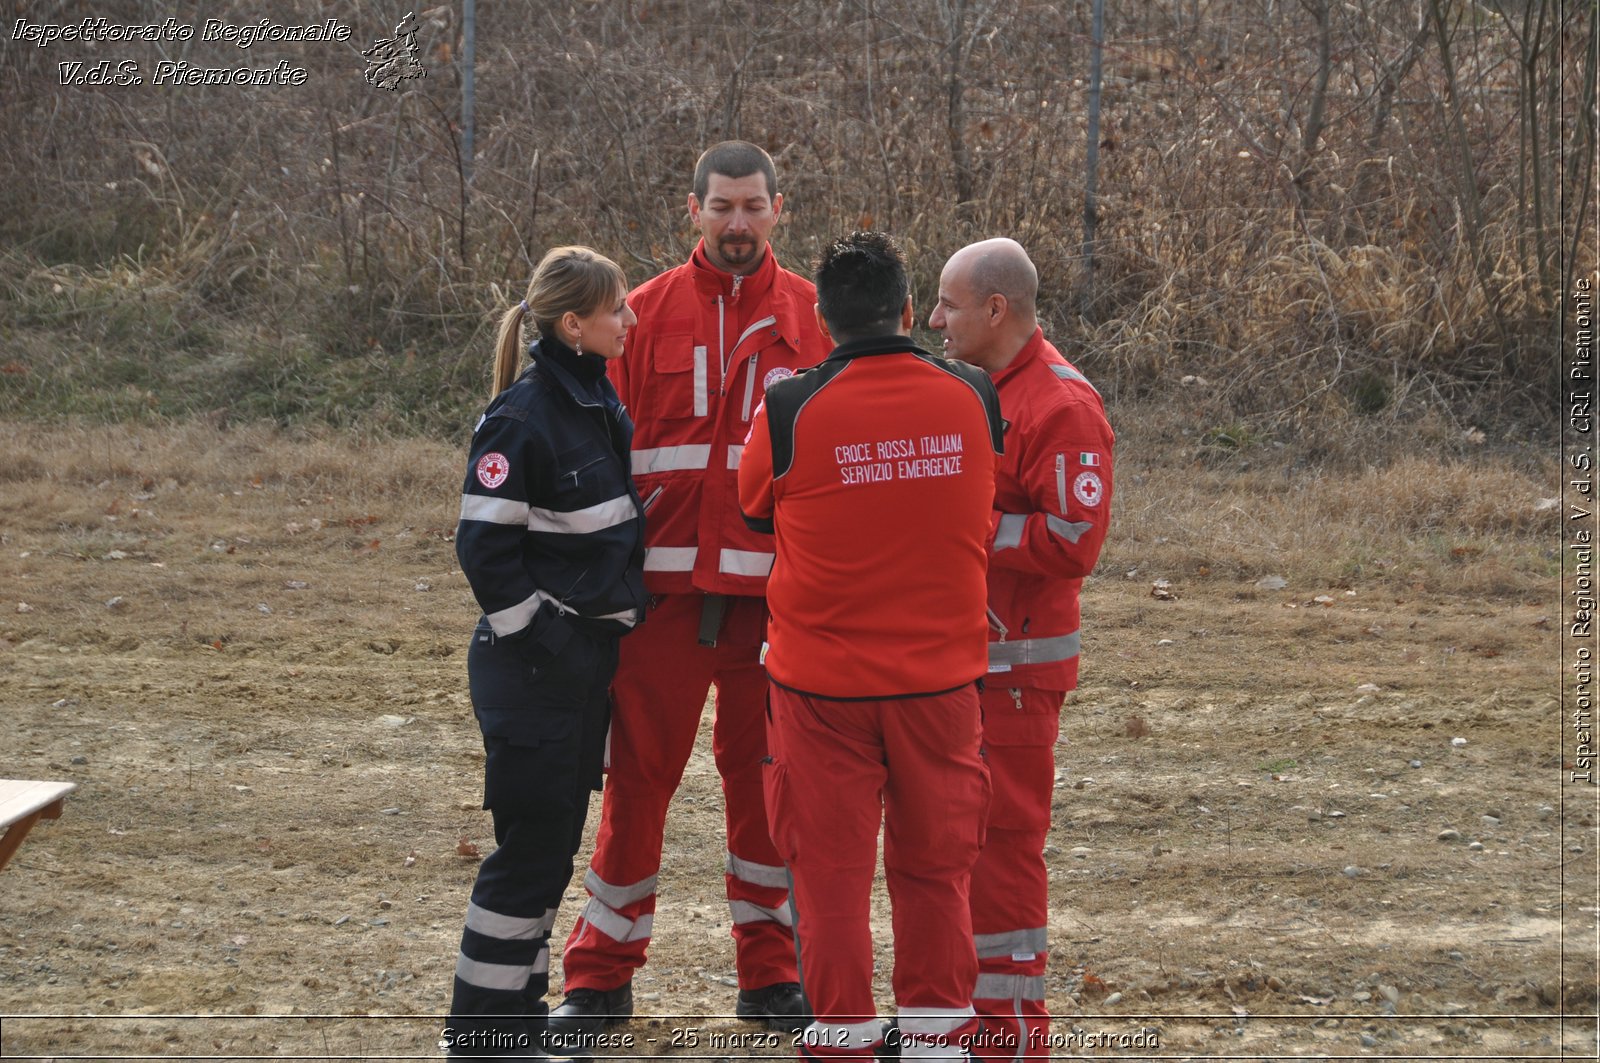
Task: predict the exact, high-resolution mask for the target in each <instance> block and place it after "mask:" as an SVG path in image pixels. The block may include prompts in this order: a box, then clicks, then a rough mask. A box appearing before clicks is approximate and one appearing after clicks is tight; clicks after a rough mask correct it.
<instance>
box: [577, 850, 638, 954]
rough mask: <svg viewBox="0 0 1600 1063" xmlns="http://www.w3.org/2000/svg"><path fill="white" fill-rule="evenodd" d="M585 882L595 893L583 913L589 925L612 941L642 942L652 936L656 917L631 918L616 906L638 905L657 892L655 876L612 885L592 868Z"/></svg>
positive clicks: (584, 878) (591, 892) (585, 877)
mask: <svg viewBox="0 0 1600 1063" xmlns="http://www.w3.org/2000/svg"><path fill="white" fill-rule="evenodd" d="M583 884H584V887H585V888H587V889H588V891H589V892H590V894H592V896H591V897H590V898H589V903H588V904H586V905H584V907H583V912H582V918H583V920H584V921H585V922H587V923H588V924H589V925H590V926H592V927H594V928H595V929H596V930H598V931H600V932H601V933H602V934H604V935H605V936H606V937H608V938H610V939H611V940H612V941H641V940H644V939H646V938H648V937H649V936H650V930H651V928H652V926H653V925H654V923H655V916H653V915H641V916H640V917H639V918H637V919H629V918H628V917H627V916H625V915H623V914H622V913H620V912H618V911H617V909H618V908H623V907H626V906H627V905H630V904H637V903H638V902H639V901H642V900H644V899H645V898H646V897H648V896H650V895H651V894H653V893H655V891H656V876H655V875H651V876H650V877H649V878H645V879H640V880H639V881H638V882H635V883H632V884H631V885H627V886H613V885H612V884H611V883H609V882H607V881H606V880H605V879H603V878H601V877H600V876H599V875H597V874H595V873H594V870H593V869H592V868H591V869H590V871H589V873H588V874H587V875H585V876H584V877H583Z"/></svg>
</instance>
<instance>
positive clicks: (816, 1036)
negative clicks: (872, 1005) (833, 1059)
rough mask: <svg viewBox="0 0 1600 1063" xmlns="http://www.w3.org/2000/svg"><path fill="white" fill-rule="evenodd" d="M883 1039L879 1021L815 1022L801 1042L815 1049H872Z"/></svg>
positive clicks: (801, 1036) (803, 1035)
mask: <svg viewBox="0 0 1600 1063" xmlns="http://www.w3.org/2000/svg"><path fill="white" fill-rule="evenodd" d="M882 1038H883V1027H882V1026H879V1025H878V1020H877V1019H873V1020H872V1021H871V1022H851V1023H831V1022H814V1023H812V1024H811V1025H810V1026H807V1027H806V1029H805V1032H804V1033H802V1034H801V1035H800V1040H801V1041H802V1042H804V1043H805V1044H807V1045H810V1046H811V1047H813V1048H831V1049H843V1048H871V1047H872V1046H873V1045H875V1044H877V1043H878V1042H879V1041H880V1040H882Z"/></svg>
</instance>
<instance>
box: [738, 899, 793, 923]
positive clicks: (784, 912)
mask: <svg viewBox="0 0 1600 1063" xmlns="http://www.w3.org/2000/svg"><path fill="white" fill-rule="evenodd" d="M728 911H729V912H731V913H733V921H734V922H735V923H736V924H738V925H739V926H744V925H746V924H748V923H777V924H778V925H779V926H783V927H789V928H791V929H792V928H793V927H794V913H793V912H791V911H790V910H789V906H788V905H787V904H785V905H784V906H783V907H781V908H763V907H762V906H761V905H759V904H751V903H750V902H749V901H729V902H728Z"/></svg>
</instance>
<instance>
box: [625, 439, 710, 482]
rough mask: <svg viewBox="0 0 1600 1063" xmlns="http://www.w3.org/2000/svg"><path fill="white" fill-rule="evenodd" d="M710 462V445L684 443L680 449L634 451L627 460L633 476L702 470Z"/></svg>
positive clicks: (656, 448)
mask: <svg viewBox="0 0 1600 1063" xmlns="http://www.w3.org/2000/svg"><path fill="white" fill-rule="evenodd" d="M710 460H711V444H709V443H685V444H684V445H683V446H681V447H647V448H645V449H643V450H636V451H634V452H633V454H632V455H631V456H630V457H629V459H628V464H629V465H630V467H631V468H632V469H633V474H634V475H635V476H638V475H640V474H641V473H647V472H672V471H674V470H677V469H703V468H705V467H706V462H707V461H710Z"/></svg>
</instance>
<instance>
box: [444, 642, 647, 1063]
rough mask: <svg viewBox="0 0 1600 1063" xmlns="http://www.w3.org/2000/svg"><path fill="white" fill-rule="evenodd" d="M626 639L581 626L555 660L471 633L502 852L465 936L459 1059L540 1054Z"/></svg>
mask: <svg viewBox="0 0 1600 1063" xmlns="http://www.w3.org/2000/svg"><path fill="white" fill-rule="evenodd" d="M617 639H618V636H616V635H609V634H593V633H591V632H589V631H586V630H584V629H581V628H577V627H573V628H572V632H571V636H570V638H568V639H567V641H566V643H565V645H564V646H563V647H562V649H561V650H560V651H559V652H557V653H556V654H555V655H554V656H553V657H550V656H549V652H548V650H547V649H546V648H544V647H543V646H540V645H538V644H535V643H531V642H529V641H521V642H517V641H510V640H506V639H501V638H497V637H495V636H494V634H493V633H492V632H491V631H490V629H489V626H488V624H487V623H480V624H479V625H478V628H477V630H476V631H474V632H473V637H472V646H471V648H470V649H469V650H468V651H467V675H468V680H469V685H470V687H471V691H472V708H473V713H474V714H475V715H476V716H477V718H478V725H479V727H480V728H481V729H482V730H483V745H484V751H485V753H486V760H485V764H484V797H483V806H484V808H486V809H488V810H489V811H490V813H491V814H492V816H493V819H494V838H495V845H496V848H495V850H494V852H492V853H490V854H489V856H488V857H487V858H486V859H485V860H484V861H483V863H482V865H480V867H479V869H478V878H477V881H476V882H474V883H473V886H472V901H471V903H470V904H469V905H468V907H467V923H466V928H465V929H464V930H463V931H462V934H461V954H460V957H459V958H458V959H457V961H456V976H455V984H454V992H453V994H452V997H451V1001H450V1019H449V1022H448V1025H447V1028H446V1031H445V1040H446V1041H447V1042H449V1048H450V1054H451V1055H452V1056H468V1057H504V1056H537V1055H540V1054H541V1052H540V1048H539V1044H540V1040H541V1038H542V1036H543V1034H544V1029H545V1020H546V1017H547V1016H548V1015H549V1006H548V1005H547V1004H545V1002H544V996H545V993H546V992H547V991H548V989H549V987H550V930H551V928H552V927H553V926H554V924H555V917H556V908H557V906H559V905H560V903H561V897H562V894H563V893H564V892H565V891H566V888H567V884H568V883H569V882H570V881H571V879H572V858H573V856H574V855H575V854H576V853H577V851H578V847H579V845H580V844H582V841H583V825H584V818H585V817H586V816H587V815H588V811H589V796H590V794H591V793H592V792H593V791H595V790H598V789H600V784H601V771H602V766H603V761H604V756H605V739H606V727H607V725H608V723H609V718H610V712H609V705H610V702H609V695H608V693H607V691H608V688H609V687H610V685H611V677H612V675H613V674H614V673H615V672H616V668H617Z"/></svg>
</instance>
